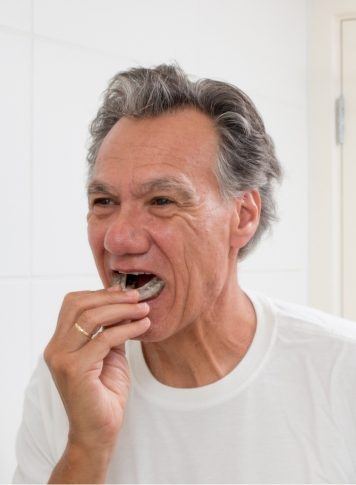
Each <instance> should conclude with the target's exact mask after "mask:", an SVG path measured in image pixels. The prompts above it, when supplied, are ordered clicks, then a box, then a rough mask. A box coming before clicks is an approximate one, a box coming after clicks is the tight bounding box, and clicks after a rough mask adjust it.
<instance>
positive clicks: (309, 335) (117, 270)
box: [14, 65, 356, 483]
mask: <svg viewBox="0 0 356 485" xmlns="http://www.w3.org/2000/svg"><path fill="white" fill-rule="evenodd" d="M91 136H92V144H91V147H90V150H89V156H88V161H89V167H90V170H89V180H88V203H89V212H88V237H89V242H90V246H91V249H92V251H93V255H94V258H95V262H96V265H97V268H98V272H99V274H100V277H101V279H102V282H103V286H104V289H102V290H99V291H94V292H91V291H82V292H77V293H70V294H68V295H67V296H66V297H65V299H64V302H63V305H62V308H61V311H60V314H59V318H58V323H57V328H56V330H55V333H54V335H53V337H52V339H51V341H50V342H49V344H48V346H47V348H46V350H45V353H44V359H45V362H46V364H47V366H46V364H44V362H42V361H41V362H40V363H39V366H38V369H37V370H36V372H35V374H34V376H33V378H32V381H31V383H30V386H29V388H28V390H27V397H26V402H25V410H24V418H23V423H22V426H21V429H20V432H19V436H18V444H17V455H18V468H17V470H16V473H15V478H14V481H15V482H21V483H22V482H26V483H29V482H38V483H40V482H44V481H47V480H49V481H50V482H51V483H103V482H105V481H107V482H110V483H217V482H218V483H320V482H333V483H340V482H352V481H354V480H355V479H356V422H355V421H356V411H355V406H354V398H355V393H354V384H355V382H356V379H355V378H356V366H355V361H356V357H355V355H356V354H355V351H356V324H355V323H354V322H350V321H347V320H343V319H340V318H335V317H333V316H331V315H327V314H325V313H322V312H319V311H316V310H312V309H308V308H304V307H301V306H298V305H292V304H289V303H283V302H279V301H272V300H271V299H269V298H267V297H265V296H263V295H261V294H258V293H255V292H250V291H248V292H246V291H243V290H242V289H241V287H240V285H239V282H238V277H237V276H238V275H237V267H238V266H237V262H238V261H239V260H241V259H242V258H243V257H246V255H247V254H248V253H249V252H251V251H252V249H253V247H254V246H255V245H256V244H257V242H258V240H259V239H260V237H261V236H262V234H263V233H264V232H265V231H266V230H267V229H268V228H269V227H270V225H271V222H272V221H273V220H275V219H276V214H275V206H274V199H273V186H274V183H275V182H278V181H279V180H280V179H281V167H280V165H279V163H278V161H277V160H276V157H275V153H274V148H273V143H272V141H271V139H270V138H269V136H268V135H267V134H266V132H265V128H264V124H263V122H262V120H261V118H260V116H259V115H258V113H257V111H256V109H255V108H254V106H253V104H252V102H251V101H250V100H249V98H248V97H247V96H246V95H244V94H243V93H242V92H241V91H240V90H239V89H237V88H236V87H234V86H231V85H228V84H225V83H221V82H217V81H213V80H208V79H206V80H200V81H197V82H195V83H193V82H191V81H189V80H188V78H187V76H186V75H185V74H184V72H183V71H182V70H181V69H180V68H178V67H177V66H168V65H161V66H158V67H157V68H155V69H143V68H137V69H131V70H129V71H126V72H122V73H119V74H118V75H116V76H115V77H114V78H113V79H112V81H111V83H110V85H109V88H108V90H107V92H106V96H105V99H104V102H103V106H102V107H101V108H100V110H99V112H98V115H97V117H96V119H95V120H94V122H93V124H92V126H91ZM125 343H126V346H125ZM125 350H126V354H125Z"/></svg>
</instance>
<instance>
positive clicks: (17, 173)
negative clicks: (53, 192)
mask: <svg viewBox="0 0 356 485" xmlns="http://www.w3.org/2000/svg"><path fill="white" fill-rule="evenodd" d="M0 64H1V66H3V67H4V68H3V69H2V70H1V76H0V93H1V95H0V133H1V174H2V183H1V191H0V216H1V237H0V276H1V275H11V276H13V275H28V274H29V272H30V250H31V244H30V229H31V228H30V221H31V193H30V177H31V172H30V168H31V119H30V115H31V111H30V108H31V78H30V75H31V45H30V40H29V38H28V37H27V36H24V35H16V34H13V33H8V32H7V31H5V32H3V31H1V30H0ZM5 66H6V68H5Z"/></svg>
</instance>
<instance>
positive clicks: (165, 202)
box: [152, 197, 173, 205]
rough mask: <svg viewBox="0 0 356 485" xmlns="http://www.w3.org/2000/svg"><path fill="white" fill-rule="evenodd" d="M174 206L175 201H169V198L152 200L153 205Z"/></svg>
mask: <svg viewBox="0 0 356 485" xmlns="http://www.w3.org/2000/svg"><path fill="white" fill-rule="evenodd" d="M168 204H173V201H172V200H170V199H167V197H155V198H154V199H152V205H168Z"/></svg>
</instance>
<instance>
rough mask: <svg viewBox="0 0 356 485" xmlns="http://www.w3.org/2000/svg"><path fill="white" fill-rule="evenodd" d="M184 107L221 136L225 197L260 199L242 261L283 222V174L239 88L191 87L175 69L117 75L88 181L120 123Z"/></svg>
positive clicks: (96, 132)
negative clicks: (279, 195)
mask: <svg viewBox="0 0 356 485" xmlns="http://www.w3.org/2000/svg"><path fill="white" fill-rule="evenodd" d="M184 107H195V108H196V109H198V110H200V111H201V112H203V113H205V114H207V115H208V116H210V118H211V119H212V121H213V122H214V125H215V127H216V130H217V132H218V135H219V151H218V160H217V163H216V167H215V170H216V176H217V180H218V183H219V187H220V192H221V195H222V197H223V198H224V199H226V198H231V197H241V196H242V194H243V192H244V191H248V190H252V189H258V191H259V193H260V196H261V206H262V207H261V215H260V222H259V225H258V228H257V230H256V232H255V234H254V236H253V237H252V238H251V240H250V241H249V242H248V243H247V244H246V245H245V246H244V247H243V248H241V249H240V251H239V254H238V259H239V260H242V259H243V258H245V257H246V256H247V254H248V253H250V252H251V251H252V250H253V249H254V248H255V246H256V245H257V243H258V242H259V240H260V239H261V237H262V235H263V234H264V233H265V232H266V231H267V230H268V231H271V225H272V222H273V221H278V220H279V218H278V217H277V214H276V204H275V200H274V191H273V188H274V187H273V184H274V182H281V180H282V168H281V165H280V163H279V162H278V160H277V158H276V155H275V149H274V144H273V141H272V138H271V137H270V136H269V135H268V134H267V133H266V130H265V126H264V123H263V121H262V119H261V116H260V115H259V113H258V112H257V109H256V107H255V105H254V104H253V102H252V101H251V99H250V98H249V97H248V96H247V95H246V94H245V93H243V92H242V91H241V90H240V89H238V88H237V87H236V86H233V85H232V84H228V83H225V82H221V81H216V80H212V79H198V80H197V81H194V82H193V81H191V80H190V79H189V78H188V76H187V74H186V73H185V72H184V71H183V70H182V69H181V68H180V67H179V66H178V65H177V64H172V65H168V64H161V65H159V66H157V67H155V68H144V67H135V68H132V69H129V70H127V71H123V72H119V73H117V74H116V75H115V76H114V77H113V78H112V79H111V81H110V83H109V86H108V88H107V90H106V91H105V93H104V99H103V103H102V106H101V107H100V109H99V111H98V113H97V116H96V117H95V119H94V120H93V121H92V123H91V125H90V136H91V138H90V142H89V150H88V156H87V160H88V163H89V178H90V176H91V174H92V171H93V167H94V164H95V160H96V157H97V154H98V150H99V148H100V146H101V143H102V141H103V139H104V138H105V136H106V135H107V134H108V132H109V131H110V130H111V128H112V127H113V126H114V125H115V123H116V122H117V121H118V120H120V119H121V118H122V117H124V116H127V117H135V118H145V117H154V116H159V115H160V114H162V113H165V112H171V111H174V110H177V109H182V108H184Z"/></svg>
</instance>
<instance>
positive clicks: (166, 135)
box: [96, 108, 218, 168]
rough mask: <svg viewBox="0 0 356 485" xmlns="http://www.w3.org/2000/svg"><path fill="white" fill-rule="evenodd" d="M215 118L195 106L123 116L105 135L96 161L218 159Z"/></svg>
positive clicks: (202, 161)
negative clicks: (135, 115) (136, 116)
mask: <svg viewBox="0 0 356 485" xmlns="http://www.w3.org/2000/svg"><path fill="white" fill-rule="evenodd" d="M217 149H218V135H217V132H216V129H215V126H214V124H213V121H212V120H211V119H210V118H209V117H208V116H207V115H205V114H203V113H201V112H199V111H196V110H194V109H191V108H186V109H184V110H180V111H178V112H174V113H165V114H163V115H160V116H157V117H151V118H143V119H136V118H127V117H126V118H122V119H121V120H119V121H118V122H117V123H116V124H115V125H114V126H113V127H112V129H111V130H110V132H109V133H108V134H107V135H106V137H105V138H104V140H103V142H102V144H101V147H100V149H99V151H98V156H97V160H96V164H97V163H98V162H99V163H100V162H103V161H105V160H108V159H110V158H116V159H117V160H118V161H123V160H124V159H128V160H130V161H131V162H134V161H135V162H136V163H139V161H143V162H145V163H173V164H174V165H179V164H181V166H182V168H183V167H184V164H185V163H186V164H189V165H195V164H197V165H203V167H204V168H207V167H208V166H209V165H211V164H212V163H213V162H215V161H216V156H217Z"/></svg>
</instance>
